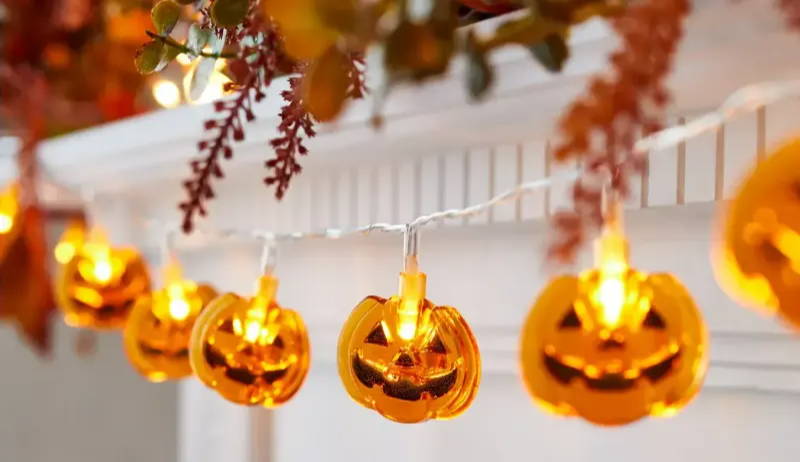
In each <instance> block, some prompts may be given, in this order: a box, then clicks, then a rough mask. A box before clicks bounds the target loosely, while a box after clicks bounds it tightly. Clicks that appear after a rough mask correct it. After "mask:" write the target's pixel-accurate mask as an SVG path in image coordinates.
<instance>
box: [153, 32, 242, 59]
mask: <svg viewBox="0 0 800 462" xmlns="http://www.w3.org/2000/svg"><path fill="white" fill-rule="evenodd" d="M145 32H146V33H147V36H148V37H150V38H151V39H153V40H158V41H160V42H161V43H163V44H164V45H167V46H169V47H172V48H175V49H177V50H179V51H180V52H181V53H186V54H188V55H197V56H202V57H204V58H214V59H220V58H223V59H230V58H236V57H237V56H236V53H210V52H207V51H202V50H200V51H197V50H193V49H191V48H189V47H187V46H186V45H184V44H182V43H179V42H176V41H175V40H174V39H173V38H172V37H169V36H166V35H159V34H156V33H155V32H152V31H149V30H148V31H145Z"/></svg>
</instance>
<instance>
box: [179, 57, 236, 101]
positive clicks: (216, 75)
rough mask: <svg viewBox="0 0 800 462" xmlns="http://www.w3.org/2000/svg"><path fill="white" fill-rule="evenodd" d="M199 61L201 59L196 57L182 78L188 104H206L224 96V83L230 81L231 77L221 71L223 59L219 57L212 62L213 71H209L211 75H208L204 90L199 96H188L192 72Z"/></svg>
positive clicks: (223, 63)
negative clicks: (193, 97) (195, 97)
mask: <svg viewBox="0 0 800 462" xmlns="http://www.w3.org/2000/svg"><path fill="white" fill-rule="evenodd" d="M201 61H202V60H200V59H198V60H197V61H196V62H195V64H193V67H192V69H191V70H190V71H189V72H187V73H186V75H185V76H184V78H183V94H184V95H185V97H186V100H187V101H189V103H190V104H206V103H210V102H212V101H216V100H218V99H220V98H222V97H223V96H225V90H224V86H225V84H226V83H228V82H230V81H231V79H229V78H228V77H227V76H226V75H225V74H223V73H222V72H221V71H222V69H224V68H225V60H223V59H219V60H217V61H216V62H215V63H214V71H213V72H212V73H211V76H209V78H208V85H207V86H206V88H205V90H203V93H202V94H201V95H200V97H199V98H197V99H192V98H191V97H190V96H189V95H190V94H191V91H190V89H191V86H192V75H194V72H195V70H196V68H197V67H196V66H197V65H198V64H199V63H200V62H201Z"/></svg>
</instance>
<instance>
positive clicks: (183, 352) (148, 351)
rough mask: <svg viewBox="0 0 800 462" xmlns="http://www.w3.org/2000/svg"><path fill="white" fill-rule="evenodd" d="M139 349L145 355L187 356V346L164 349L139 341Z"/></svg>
mask: <svg viewBox="0 0 800 462" xmlns="http://www.w3.org/2000/svg"><path fill="white" fill-rule="evenodd" d="M139 350H140V351H141V352H142V354H144V355H147V356H167V357H170V358H187V357H188V356H189V349H188V348H181V349H180V350H178V351H165V350H162V349H161V348H155V347H151V346H150V345H148V344H146V343H144V342H139Z"/></svg>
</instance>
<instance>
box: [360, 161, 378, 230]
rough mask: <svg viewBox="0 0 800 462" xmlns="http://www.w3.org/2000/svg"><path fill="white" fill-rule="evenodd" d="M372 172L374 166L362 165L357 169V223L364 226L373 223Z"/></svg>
mask: <svg viewBox="0 0 800 462" xmlns="http://www.w3.org/2000/svg"><path fill="white" fill-rule="evenodd" d="M372 173H373V167H372V166H367V165H362V166H360V167H358V168H357V169H356V185H357V186H356V189H357V190H358V194H357V195H356V217H357V218H356V225H357V226H363V225H365V224H368V223H371V222H372V220H371V218H372V217H370V212H371V211H372V199H373V198H372V194H373V191H372V187H373V186H374V184H373V183H372Z"/></svg>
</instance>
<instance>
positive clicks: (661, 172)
mask: <svg viewBox="0 0 800 462" xmlns="http://www.w3.org/2000/svg"><path fill="white" fill-rule="evenodd" d="M666 123H667V124H674V123H677V120H675V119H671V120H667V122H666ZM676 151H677V149H675V148H668V149H662V150H658V151H652V152H650V191H649V193H650V197H649V198H648V199H647V201H648V204H649V205H650V207H657V206H660V205H675V200H676V195H677V185H676V184H677V176H678V175H677V173H678V169H677V161H676V158H677V156H676Z"/></svg>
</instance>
